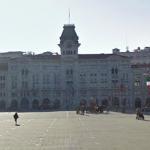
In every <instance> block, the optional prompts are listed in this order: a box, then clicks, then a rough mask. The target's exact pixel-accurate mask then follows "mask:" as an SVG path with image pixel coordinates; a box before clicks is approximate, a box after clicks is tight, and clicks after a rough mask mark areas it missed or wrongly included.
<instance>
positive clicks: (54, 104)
mask: <svg viewBox="0 0 150 150" xmlns="http://www.w3.org/2000/svg"><path fill="white" fill-rule="evenodd" d="M53 108H54V109H59V108H60V100H59V99H56V100H55V101H54V102H53Z"/></svg>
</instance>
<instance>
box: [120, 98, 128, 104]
mask: <svg viewBox="0 0 150 150" xmlns="http://www.w3.org/2000/svg"><path fill="white" fill-rule="evenodd" d="M126 103H127V100H126V99H125V98H124V99H122V100H121V104H122V106H126Z"/></svg>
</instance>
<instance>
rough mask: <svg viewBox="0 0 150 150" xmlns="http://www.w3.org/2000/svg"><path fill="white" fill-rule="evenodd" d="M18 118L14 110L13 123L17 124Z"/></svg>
mask: <svg viewBox="0 0 150 150" xmlns="http://www.w3.org/2000/svg"><path fill="white" fill-rule="evenodd" d="M18 118H19V116H18V113H17V112H16V113H15V114H14V120H15V125H17V119H18Z"/></svg>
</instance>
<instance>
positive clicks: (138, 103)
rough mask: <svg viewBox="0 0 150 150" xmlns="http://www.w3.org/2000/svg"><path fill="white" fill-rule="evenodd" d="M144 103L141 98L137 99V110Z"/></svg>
mask: <svg viewBox="0 0 150 150" xmlns="http://www.w3.org/2000/svg"><path fill="white" fill-rule="evenodd" d="M141 106H142V103H141V99H140V98H136V99H135V108H141Z"/></svg>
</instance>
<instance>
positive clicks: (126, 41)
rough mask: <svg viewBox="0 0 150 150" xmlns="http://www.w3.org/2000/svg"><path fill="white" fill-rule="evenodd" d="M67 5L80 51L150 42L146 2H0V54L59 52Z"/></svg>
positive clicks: (149, 3) (148, 4) (149, 14)
mask: <svg viewBox="0 0 150 150" xmlns="http://www.w3.org/2000/svg"><path fill="white" fill-rule="evenodd" d="M69 9H70V23H71V24H74V25H75V27H76V28H75V29H76V32H77V35H78V36H79V42H80V43H81V46H80V48H79V53H81V54H83V53H87V54H88V53H92V54H93V53H111V52H112V49H113V48H119V49H120V50H121V51H126V47H127V46H128V47H129V50H130V51H133V50H134V49H136V48H137V47H139V46H140V47H141V48H144V47H147V46H150V0H0V52H7V51H23V52H30V51H32V52H34V53H37V54H38V53H43V52H46V51H51V52H58V53H60V48H59V47H58V44H59V37H60V36H61V33H62V31H63V25H64V24H68V23H69Z"/></svg>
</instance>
